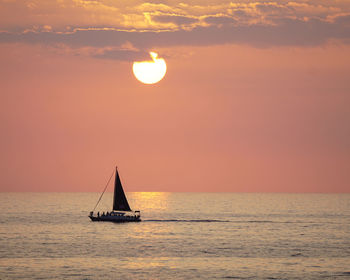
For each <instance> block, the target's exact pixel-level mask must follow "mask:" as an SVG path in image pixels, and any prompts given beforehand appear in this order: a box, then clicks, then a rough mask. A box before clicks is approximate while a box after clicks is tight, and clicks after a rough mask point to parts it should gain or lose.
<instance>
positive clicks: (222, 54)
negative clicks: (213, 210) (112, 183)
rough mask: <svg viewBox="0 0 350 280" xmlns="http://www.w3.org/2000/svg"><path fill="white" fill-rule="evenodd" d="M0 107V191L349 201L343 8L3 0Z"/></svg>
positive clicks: (349, 56) (349, 102)
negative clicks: (160, 63)
mask: <svg viewBox="0 0 350 280" xmlns="http://www.w3.org/2000/svg"><path fill="white" fill-rule="evenodd" d="M149 51H155V52H157V53H158V55H159V57H161V58H164V59H165V61H166V63H167V73H166V76H165V77H164V79H163V80H161V81H160V82H159V83H157V84H154V85H145V84H142V83H140V82H139V81H138V80H136V79H135V77H134V75H133V73H132V64H133V62H134V61H140V60H144V59H149V54H148V52H149ZM0 108H1V110H0V129H1V137H0V155H1V159H0V190H1V191H58V192H61V191H62V192H65V191H81V192H85V191H97V192H99V191H102V189H103V187H104V185H105V183H106V181H107V180H108V178H109V176H110V175H111V173H112V171H113V169H114V166H115V165H118V167H119V171H120V175H121V179H122V181H123V183H124V185H125V190H126V191H202V192H205V191H208V192H216V191H218V192H350V2H349V0H317V1H316V0H301V1H299V0H296V1H277V2H268V1H260V2H259V1H244V0H241V1H232V2H228V1H219V0H217V1H206V0H197V1H176V0H169V1H148V2H143V1H133V0H130V1H115V0H95V1H85V0H56V1H53V0H51V1H48V0H0ZM110 190H112V189H111V188H110Z"/></svg>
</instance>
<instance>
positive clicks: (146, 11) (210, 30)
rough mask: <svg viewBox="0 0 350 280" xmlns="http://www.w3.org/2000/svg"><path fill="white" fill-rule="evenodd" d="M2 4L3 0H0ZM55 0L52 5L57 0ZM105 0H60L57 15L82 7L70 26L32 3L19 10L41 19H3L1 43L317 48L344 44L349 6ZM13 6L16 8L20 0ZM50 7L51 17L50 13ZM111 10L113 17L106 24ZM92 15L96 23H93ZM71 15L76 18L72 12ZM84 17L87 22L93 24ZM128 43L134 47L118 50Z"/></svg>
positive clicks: (105, 50)
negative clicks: (19, 21) (124, 3)
mask: <svg viewBox="0 0 350 280" xmlns="http://www.w3.org/2000/svg"><path fill="white" fill-rule="evenodd" d="M38 1H39V0H38ZM39 2H40V1H39ZM61 2H62V1H61ZM0 3H3V1H2V2H1V0H0ZM55 3H56V4H55V5H58V4H57V3H59V2H55ZM62 3H63V2H62ZM111 3H112V2H110V1H107V0H101V1H78V0H76V1H73V2H71V1H68V2H67V1H65V2H64V5H63V6H62V5H61V6H59V7H60V10H59V11H60V13H62V12H63V10H62V9H64V8H62V7H66V6H67V5H68V4H69V5H71V6H70V9H71V10H69V11H71V12H72V11H75V10H77V9H78V10H79V11H80V14H79V16H81V13H82V11H81V9H85V10H86V9H87V8H88V9H87V10H88V12H84V13H83V15H84V16H85V17H84V18H83V19H76V21H74V22H75V24H74V25H71V26H66V25H65V26H63V27H62V23H63V22H65V19H66V17H63V18H62V19H61V21H60V14H55V12H54V11H53V10H52V9H53V8H54V6H52V5H54V4H52V3H51V4H50V6H47V7H46V6H38V5H37V6H35V7H34V6H33V7H29V8H28V7H26V8H23V9H20V11H22V12H23V11H24V10H25V11H27V12H28V11H29V10H30V9H32V10H35V9H39V11H40V14H42V12H43V11H45V13H44V14H43V15H42V16H41V17H39V16H38V14H36V13H34V12H33V13H34V14H33V15H32V17H28V16H27V17H26V18H25V20H24V21H25V22H24V23H25V24H24V25H22V26H21V25H18V26H14V25H12V23H13V22H14V21H15V19H11V20H12V21H9V22H7V24H6V19H5V20H4V21H3V22H2V23H0V27H1V26H2V27H1V29H2V30H3V32H0V43H18V42H19V43H27V44H42V45H48V46H62V45H64V46H66V47H67V48H68V49H69V48H70V49H76V50H79V49H83V48H85V49H89V50H90V49H92V50H94V51H92V52H88V53H89V55H91V56H93V57H98V58H108V59H117V60H129V59H130V60H133V59H140V58H142V57H144V55H145V54H146V53H147V52H148V51H149V50H152V49H154V48H157V47H171V46H191V45H193V46H210V45H217V44H231V43H233V44H247V45H251V46H255V47H270V46H315V45H321V44H324V43H326V42H327V41H329V40H331V39H337V40H340V41H342V42H343V43H344V44H348V43H349V42H350V8H349V11H347V10H346V9H344V7H345V6H344V5H345V4H342V5H343V6H341V7H342V10H341V13H340V12H339V11H340V10H339V8H338V7H336V6H334V5H332V3H331V2H329V3H328V2H324V1H323V2H322V4H323V6H322V5H319V4H318V5H312V3H311V2H310V1H309V2H308V3H306V2H302V1H300V2H298V3H296V2H288V3H287V2H280V3H278V4H276V3H274V2H259V1H258V2H255V3H246V2H235V3H229V4H218V5H212V6H210V5H207V6H200V5H194V4H193V5H191V4H190V3H188V4H183V3H173V2H172V3H173V4H170V2H169V3H167V4H152V3H142V4H140V3H138V2H137V1H136V3H135V2H132V3H131V7H122V6H109V5H112V4H111ZM113 3H114V2H113ZM325 3H328V5H326V4H325ZM73 4H74V5H73ZM16 5H20V4H19V2H16ZM113 5H121V4H118V3H116V4H113ZM132 5H134V6H132ZM9 7H10V6H9ZM9 7H8V9H10V8H11V7H12V6H11V7H10V8H9ZM93 7H98V9H97V8H93ZM132 7H134V8H132ZM44 8H45V9H44ZM72 9H73V10H72ZM106 11H108V14H107V12H106ZM142 11H143V13H142ZM22 12H21V13H22ZM49 12H51V13H53V14H54V15H53V16H52V17H51V15H50V13H49ZM122 12H125V13H122ZM113 13H115V15H116V20H115V21H113V24H111V25H106V22H109V20H108V18H109V17H111V16H113V15H114V14H113ZM14 17H16V16H14ZM77 17H78V16H77ZM90 17H92V18H93V19H94V20H92V21H91V18H90ZM7 18H11V17H9V16H7ZM29 18H30V19H31V18H34V19H35V20H37V19H38V18H44V19H45V23H43V24H35V25H30V24H29V23H30V19H29ZM50 18H52V20H51V21H50V20H49V19H50ZM69 18H70V19H71V20H73V19H74V17H72V16H70V17H69ZM74 20H75V19H74ZM79 22H81V24H79ZM88 22H92V23H91V25H88V24H87V23H88ZM111 22H112V21H111ZM10 23H11V24H10ZM158 23H159V24H158ZM28 24H29V25H28ZM9 26H10V27H9ZM73 26H75V28H74V27H73ZM1 29H0V30H1ZM126 43H130V44H131V45H132V46H133V47H134V49H125V48H123V46H124V45H125V44H126ZM77 52H78V51H77ZM77 52H76V53H77ZM85 53H86V52H84V54H85Z"/></svg>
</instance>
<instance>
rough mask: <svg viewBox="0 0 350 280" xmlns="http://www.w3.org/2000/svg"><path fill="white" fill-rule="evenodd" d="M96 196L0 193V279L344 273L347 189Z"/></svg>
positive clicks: (349, 233) (348, 248) (347, 262)
mask: <svg viewBox="0 0 350 280" xmlns="http://www.w3.org/2000/svg"><path fill="white" fill-rule="evenodd" d="M99 195H100V194H98V193H0V279H1V280H5V279H123V280H125V279H130V280H134V279H136V280H137V279H147V280H148V279H149V280H151V279H152V280H154V279H350V194H281V193H166V192H134V193H127V197H128V200H129V204H130V206H131V207H132V208H133V209H134V210H140V211H141V215H142V222H138V223H137V222H136V223H135V222H134V223H122V224H116V223H111V222H91V221H90V219H89V218H88V215H89V212H90V211H91V210H92V209H93V208H94V206H95V204H96V202H97V200H98V198H99ZM111 205H112V194H111V193H106V194H105V195H104V197H103V199H102V201H101V203H100V204H99V205H98V208H96V211H100V212H102V211H110V210H111Z"/></svg>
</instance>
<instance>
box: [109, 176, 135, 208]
mask: <svg viewBox="0 0 350 280" xmlns="http://www.w3.org/2000/svg"><path fill="white" fill-rule="evenodd" d="M113 210H116V211H131V209H130V206H129V203H128V201H127V200H126V196H125V193H124V190H123V187H122V183H121V182H120V178H119V174H118V169H116V170H115V182H114V199H113Z"/></svg>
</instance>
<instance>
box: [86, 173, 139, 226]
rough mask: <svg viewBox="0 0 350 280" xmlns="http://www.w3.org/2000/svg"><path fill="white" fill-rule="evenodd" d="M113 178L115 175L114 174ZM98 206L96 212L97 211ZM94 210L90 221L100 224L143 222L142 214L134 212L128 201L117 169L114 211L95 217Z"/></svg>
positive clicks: (98, 213) (98, 214)
mask: <svg viewBox="0 0 350 280" xmlns="http://www.w3.org/2000/svg"><path fill="white" fill-rule="evenodd" d="M112 176H113V174H112ZM112 176H111V177H110V179H109V181H108V183H107V185H106V187H105V189H104V191H103V192H102V194H101V196H100V198H99V200H98V201H97V204H96V206H97V205H98V203H99V202H100V200H101V198H102V196H103V194H104V192H105V191H106V189H107V186H108V184H109V182H110V180H111V178H112ZM96 206H95V208H94V210H95V209H96ZM94 210H93V211H91V212H90V215H89V217H90V219H91V221H94V222H95V221H99V222H116V223H121V222H140V221H141V214H140V211H132V210H131V208H130V206H129V203H128V200H127V199H126V196H125V193H124V190H123V186H122V183H121V181H120V178H119V173H118V168H117V167H116V169H115V181H114V198H113V210H112V211H111V212H106V213H105V212H103V213H100V212H97V214H96V215H94Z"/></svg>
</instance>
